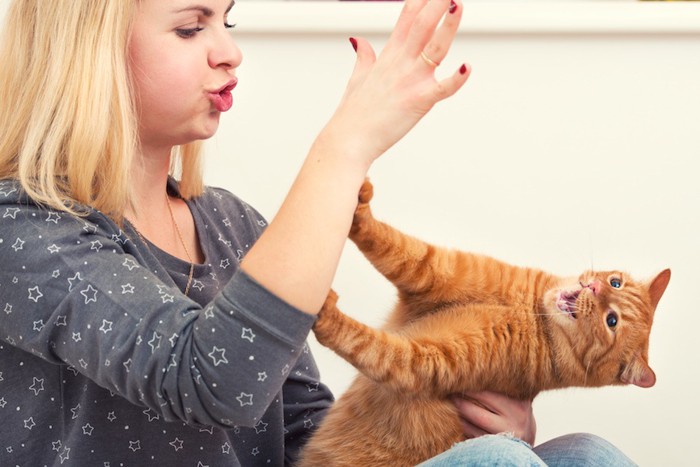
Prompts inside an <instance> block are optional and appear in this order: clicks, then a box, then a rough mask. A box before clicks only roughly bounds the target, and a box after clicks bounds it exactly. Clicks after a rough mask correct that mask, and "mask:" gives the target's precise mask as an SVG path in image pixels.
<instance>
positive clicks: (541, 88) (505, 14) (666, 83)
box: [0, 0, 700, 466]
mask: <svg viewBox="0 0 700 467" xmlns="http://www.w3.org/2000/svg"><path fill="white" fill-rule="evenodd" d="M6 3H7V0H0V6H1V8H0V16H1V15H2V14H3V13H4V9H5V7H6ZM624 3H625V4H624V5H623V2H619V3H618V2H615V5H613V4H612V3H607V4H606V3H605V2H600V1H598V2H587V3H578V2H566V3H565V4H563V3H548V4H544V3H538V2H532V3H531V4H528V3H527V2H513V3H511V2H499V3H498V4H497V5H495V4H486V3H480V2H472V3H469V4H467V5H466V6H465V14H464V18H465V19H464V25H463V28H462V30H461V34H460V35H459V37H458V38H457V40H456V43H455V45H454V47H453V50H452V53H451V55H450V58H448V60H446V62H445V63H444V64H443V65H442V66H441V67H440V68H439V70H438V74H447V73H449V72H451V71H452V70H454V69H456V67H458V66H459V64H460V63H461V62H462V61H468V62H469V63H471V65H472V66H473V69H474V71H473V75H472V77H471V78H470V80H469V82H468V83H467V85H466V87H465V88H464V89H463V90H462V91H460V93H459V94H458V95H457V96H455V97H454V98H453V99H451V100H449V101H447V102H444V103H441V104H440V105H438V106H437V107H436V108H435V109H434V110H433V111H432V113H431V114H429V115H428V116H427V117H426V118H425V119H424V121H423V122H421V123H420V124H419V125H418V126H417V127H416V128H415V130H414V131H413V132H412V133H411V134H410V135H409V136H407V137H406V138H405V139H404V140H403V141H402V142H401V143H399V144H398V145H397V146H396V147H395V148H393V149H392V150H391V151H390V153H388V154H386V155H385V156H384V157H383V158H382V159H381V160H380V161H379V162H378V163H377V164H376V165H375V166H374V167H373V168H372V171H371V174H370V175H371V177H372V179H373V181H374V183H375V186H376V201H375V203H374V205H375V212H376V214H377V216H379V217H381V218H383V219H384V220H386V221H388V222H390V223H392V224H394V225H396V226H398V227H400V228H401V229H403V230H404V231H406V232H408V233H411V234H413V235H417V236H420V237H422V238H424V239H426V240H429V241H431V242H433V243H435V244H439V245H445V246H451V247H455V248H460V249H464V250H474V251H478V252H482V253H487V254H490V255H493V256H496V257H499V258H502V259H504V260H508V261H511V262H513V263H517V264H522V265H531V266H537V267H541V268H546V269H549V270H551V271H553V272H557V273H562V274H576V273H578V272H580V271H581V270H582V269H584V268H589V267H591V266H594V267H600V268H603V267H620V268H623V269H626V270H628V271H629V272H631V273H633V274H636V275H638V276H642V277H644V276H650V275H652V274H655V273H656V272H658V271H659V270H661V269H662V268H665V267H671V268H672V270H673V277H672V280H671V284H670V286H669V289H668V291H667V294H666V295H665V296H664V298H663V300H662V302H661V304H660V308H659V310H658V314H657V320H656V322H655V326H654V330H653V332H652V338H651V350H650V359H651V364H652V366H653V368H654V369H655V371H656V374H657V385H656V386H655V387H654V388H652V389H648V390H642V389H639V388H633V387H630V388H627V387H626V388H608V389H599V390H592V389H576V390H567V391H560V392H556V393H546V394H543V395H541V396H540V397H539V398H538V399H537V400H536V402H535V410H536V414H537V419H538V427H539V432H538V442H542V441H545V440H547V439H549V438H552V437H554V436H557V435H560V434H564V433H569V432H575V431H588V432H593V433H596V434H599V435H601V436H604V437H605V438H607V439H609V440H610V441H612V442H613V443H615V444H616V445H618V446H619V447H621V448H622V449H623V450H624V451H626V452H627V453H628V454H629V455H630V456H631V457H632V458H633V459H635V460H636V461H637V462H639V463H640V464H641V465H643V466H666V465H676V466H685V465H688V466H690V465H696V464H695V463H694V462H693V459H692V458H691V453H692V452H693V451H694V446H693V443H694V442H695V441H696V438H697V435H698V434H700V433H699V432H698V428H697V420H698V418H699V417H700V403H699V402H698V399H697V396H696V393H697V387H698V386H699V385H700V352H699V351H698V349H697V344H696V342H697V338H696V335H697V329H699V328H700V310H699V309H698V305H697V303H698V300H697V297H696V296H695V292H696V291H697V290H698V281H699V280H700V274H698V272H697V271H698V265H699V264H700V248H699V246H700V245H699V244H698V243H699V241H698V239H700V184H699V183H698V181H697V179H698V173H699V170H698V163H697V161H696V159H697V158H698V156H699V155H700V131H699V130H698V128H699V124H700V86H699V85H698V83H700V8H698V7H700V5H697V4H696V5H693V4H666V5H663V4H662V5H651V4H647V3H643V4H638V3H634V2H624ZM399 7H400V5H398V4H375V3H357V2H347V3H346V2H323V3H313V4H305V3H301V2H265V3H257V2H246V1H241V2H239V3H238V4H237V5H236V6H235V7H234V9H233V11H232V14H231V17H230V20H231V21H233V22H236V23H238V27H237V28H236V29H235V30H234V32H233V34H234V37H236V38H237V39H238V41H239V45H240V46H241V48H242V49H243V52H244V62H243V65H242V66H241V68H240V70H239V73H238V75H239V78H240V83H239V86H238V87H237V88H236V91H235V94H234V108H233V109H232V111H231V112H230V113H229V115H227V116H225V118H224V119H223V123H222V126H221V130H220V131H219V134H218V135H217V136H216V137H215V138H214V139H213V140H212V141H210V142H209V143H208V151H209V156H208V158H209V159H208V162H207V164H208V169H207V182H208V183H209V184H212V185H218V186H223V187H226V188H228V189H230V190H231V191H233V192H235V193H237V194H239V195H240V196H242V197H243V198H244V199H246V200H248V201H250V202H251V203H252V204H253V205H255V206H256V207H257V208H258V209H260V210H261V211H262V212H263V213H264V214H265V215H267V216H268V217H270V218H272V217H273V216H274V213H275V211H276V209H277V207H278V206H279V203H280V202H281V200H282V198H283V196H284V194H285V192H286V189H287V188H288V186H289V185H290V183H291V181H292V178H293V176H294V173H295V171H296V170H297V168H298V167H299V165H300V164H301V161H302V159H303V157H304V155H305V152H306V150H307V148H308V146H309V145H310V143H311V141H312V140H313V137H314V136H315V134H316V132H317V131H318V130H319V129H320V128H321V126H322V125H323V124H324V122H325V121H326V119H327V118H328V117H329V116H330V114H331V113H332V111H333V109H334V107H335V105H336V103H337V101H338V99H339V97H340V95H341V93H342V91H343V88H344V84H345V80H346V79H347V77H348V76H349V73H350V70H351V68H352V66H353V61H354V53H353V51H352V48H351V46H350V44H349V43H348V40H347V38H348V37H349V36H352V35H363V36H365V37H367V38H369V39H370V40H371V41H372V43H373V44H374V45H375V46H376V48H377V49H379V48H380V47H381V45H382V43H383V41H384V40H385V38H386V37H387V34H388V30H389V28H390V26H391V23H392V22H393V19H394V18H395V16H396V13H397V12H398V8H399ZM334 286H335V288H336V290H337V291H338V292H339V293H340V295H341V302H340V305H341V307H342V308H343V309H344V310H345V311H346V312H348V313H349V314H351V315H352V316H354V317H356V318H358V319H360V320H362V321H364V322H367V323H371V324H380V323H381V322H382V319H383V318H384V317H385V316H386V314H387V312H388V310H389V309H390V307H391V305H392V303H393V300H394V296H393V289H392V288H391V287H390V286H389V285H388V284H387V283H386V281H385V280H384V279H383V278H381V277H380V276H378V275H377V274H376V273H375V272H374V271H373V269H372V268H371V267H370V266H369V265H368V264H367V263H366V261H365V260H364V259H363V258H362V257H361V256H360V255H359V254H357V252H356V250H355V248H354V246H353V245H352V244H348V247H347V248H346V252H345V254H344V257H343V260H342V264H341V267H340V270H339V272H338V275H337V279H336V281H335V285H334ZM313 344H315V342H314V343H313ZM314 352H315V353H316V356H317V360H318V363H319V366H320V368H321V371H322V375H323V377H324V379H325V381H326V382H327V383H328V384H329V385H330V386H331V387H332V388H333V389H334V391H335V392H336V393H338V394H339V393H341V392H342V391H343V390H344V389H345V388H346V387H347V385H348V384H349V383H350V380H351V379H352V377H353V375H354V373H355V372H354V370H353V369H352V368H351V367H349V366H348V365H347V364H345V363H344V362H343V361H342V360H341V359H340V358H338V357H336V356H335V355H333V354H332V353H330V352H328V351H326V350H325V349H323V348H320V347H318V346H317V345H315V346H314ZM426 429H430V428H429V427H426Z"/></svg>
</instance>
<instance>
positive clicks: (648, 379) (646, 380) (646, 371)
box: [620, 357, 656, 388]
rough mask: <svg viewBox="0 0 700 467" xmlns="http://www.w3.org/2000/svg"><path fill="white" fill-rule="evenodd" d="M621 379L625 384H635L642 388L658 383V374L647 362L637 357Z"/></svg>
mask: <svg viewBox="0 0 700 467" xmlns="http://www.w3.org/2000/svg"><path fill="white" fill-rule="evenodd" d="M620 380H621V381H622V382H623V383H625V384H634V385H635V386H639V387H640V388H650V387H652V386H653V385H654V384H656V374H655V373H654V370H652V369H651V368H650V367H649V365H648V364H647V362H645V361H644V360H642V359H641V358H639V357H637V358H636V359H634V361H633V362H632V364H631V365H629V366H628V367H627V368H626V369H625V371H624V372H623V373H622V376H620Z"/></svg>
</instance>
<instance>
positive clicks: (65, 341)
mask: <svg viewBox="0 0 700 467" xmlns="http://www.w3.org/2000/svg"><path fill="white" fill-rule="evenodd" d="M169 190H170V191H171V193H172V194H173V195H177V184H176V183H175V182H174V181H172V180H171V181H170V183H169ZM188 205H189V207H190V210H191V212H192V215H193V217H194V220H195V226H196V229H197V233H198V236H199V240H200V244H201V247H202V250H203V253H204V256H205V258H206V260H205V262H204V264H197V265H195V268H194V275H193V280H192V285H191V289H190V297H186V296H185V295H184V294H183V293H182V292H181V291H182V290H184V288H185V285H186V283H187V280H188V277H189V263H186V262H184V261H182V260H180V259H178V258H175V257H173V256H171V255H169V254H168V253H166V252H164V251H162V250H159V249H158V248H157V247H156V246H155V245H153V244H150V243H146V242H144V240H142V239H141V238H140V237H139V236H138V234H137V232H136V231H135V230H134V229H133V227H132V226H130V225H129V224H128V223H125V225H123V226H121V227H120V226H117V225H116V224H115V223H114V222H112V221H111V220H110V219H109V218H108V217H107V216H105V215H103V214H102V213H100V212H98V211H95V210H89V211H88V213H87V215H86V216H85V217H81V218H75V217H73V216H70V215H68V214H66V213H64V212H57V211H55V210H47V209H43V208H40V207H38V206H37V205H35V204H34V203H32V202H31V200H29V199H27V198H26V197H25V196H24V195H23V193H22V190H21V189H20V187H19V185H18V184H17V183H16V182H14V181H8V180H5V181H0V264H2V267H1V268H0V418H1V419H2V420H3V425H2V428H0V433H2V436H1V437H0V458H2V459H6V460H7V462H10V463H13V464H12V465H24V466H35V465H65V466H68V465H70V466H82V465H100V466H116V465H153V464H155V463H156V462H159V463H162V464H163V465H193V466H196V465H198V464H199V465H202V466H204V465H211V466H214V465H216V466H228V465H231V466H234V465H246V466H248V465H251V466H253V465H285V464H289V463H292V462H293V461H294V459H295V458H296V454H297V452H298V450H299V449H300V447H301V445H302V444H303V442H304V440H305V439H306V438H307V437H308V435H309V434H310V433H311V432H312V431H313V430H314V429H315V427H316V426H317V425H318V423H319V421H320V420H321V418H322V417H323V415H324V414H325V411H326V409H327V408H328V407H329V405H330V403H331V402H332V396H331V394H330V392H329V391H328V389H327V388H326V387H325V386H324V385H322V384H320V383H319V377H318V370H317V368H316V365H315V362H314V360H313V357H312V355H311V353H310V352H309V348H308V346H307V345H306V343H305V339H306V336H307V335H308V332H309V330H310V328H311V326H312V324H313V320H314V318H313V317H312V316H309V315H306V314H304V313H302V312H301V311H299V310H297V309H295V308H293V307H291V306H290V305H288V304H287V303H285V302H283V301H282V300H280V299H279V298H277V297H276V296H274V295H273V294H271V293H269V292H268V291H267V290H265V289H264V288H263V287H262V286H260V285H259V284H257V283H256V282H255V281H254V280H253V279H252V278H250V277H249V276H247V275H246V274H245V273H244V272H243V271H242V270H240V268H239V267H238V264H239V262H240V260H241V259H242V257H243V255H244V254H245V252H247V251H248V250H249V249H250V247H251V246H252V244H253V243H254V242H255V240H256V239H257V238H258V237H259V235H260V233H261V232H262V230H263V229H264V227H265V225H266V222H265V220H264V219H263V217H262V216H261V215H260V214H259V213H258V212H257V211H255V210H254V209H253V208H251V207H250V206H249V205H247V204H246V203H244V202H243V201H241V200H240V199H238V198H237V197H235V196H234V195H232V194H231V193H228V192H226V191H224V190H220V189H214V188H207V189H206V191H205V193H204V194H203V195H202V196H200V197H198V198H196V199H194V200H191V201H188Z"/></svg>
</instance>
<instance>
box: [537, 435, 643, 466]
mask: <svg viewBox="0 0 700 467" xmlns="http://www.w3.org/2000/svg"><path fill="white" fill-rule="evenodd" d="M534 452H535V453H536V454H537V455H538V456H539V457H540V458H541V459H542V460H543V461H544V462H545V463H546V464H547V465H548V466H549V467H557V466H570V465H576V466H581V467H586V466H591V467H594V466H595V467H605V466H616V467H617V466H621V467H628V466H635V465H636V464H635V463H634V462H633V461H632V460H631V459H630V458H628V457H627V456H626V455H625V454H624V453H623V452H622V451H620V450H619V449H618V448H617V447H615V446H614V445H613V444H612V443H610V442H609V441H608V440H606V439H603V438H601V437H600V436H596V435H593V434H590V433H572V434H568V435H564V436H560V437H558V438H554V439H551V440H549V441H547V442H545V443H542V444H540V445H539V446H537V447H535V448H534Z"/></svg>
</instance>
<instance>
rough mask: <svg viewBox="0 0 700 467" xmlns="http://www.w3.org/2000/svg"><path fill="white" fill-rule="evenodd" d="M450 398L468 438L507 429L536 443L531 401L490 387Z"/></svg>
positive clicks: (531, 443)
mask: <svg viewBox="0 0 700 467" xmlns="http://www.w3.org/2000/svg"><path fill="white" fill-rule="evenodd" d="M452 401H453V403H454V405H455V407H457V411H458V412H459V418H460V422H461V424H462V428H463V431H464V435H465V436H466V437H467V438H476V437H478V436H483V435H487V434H496V433H503V432H509V433H513V435H514V436H516V437H517V438H520V439H522V440H523V441H525V442H527V443H529V444H530V445H531V446H533V445H534V444H535V434H536V432H537V423H536V422H535V414H534V413H533V411H532V401H522V400H518V399H512V398H510V397H508V396H504V395H503V394H498V393H494V392H489V391H483V392H476V393H466V394H462V395H459V396H453V398H452Z"/></svg>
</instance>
